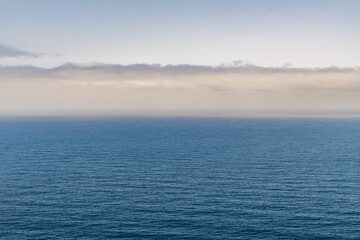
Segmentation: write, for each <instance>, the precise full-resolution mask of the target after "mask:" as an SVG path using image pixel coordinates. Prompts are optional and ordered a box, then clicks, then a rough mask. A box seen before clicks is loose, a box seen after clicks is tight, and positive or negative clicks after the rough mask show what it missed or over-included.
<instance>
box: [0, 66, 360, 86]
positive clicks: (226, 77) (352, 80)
mask: <svg viewBox="0 0 360 240" xmlns="http://www.w3.org/2000/svg"><path fill="white" fill-rule="evenodd" d="M6 79H7V80H9V79H13V80H32V81H37V80H47V81H62V82H66V83H67V84H76V85H86V84H89V85H93V86H99V87H100V86H103V87H105V86H113V87H119V88H164V89H178V90H179V89H183V90H190V89H208V90H211V91H241V90H247V91H248V90H252V91H289V90H294V91H295V90H297V91H310V90H337V91H360V69H359V68H339V67H328V68H291V67H289V65H286V66H284V67H278V68H269V67H261V66H257V65H252V64H248V63H243V62H235V63H234V64H227V65H224V64H223V65H219V66H199V65H159V64H132V65H119V64H99V63H93V64H73V63H66V64H63V65H60V66H58V67H55V68H50V69H47V68H39V67H35V66H31V65H25V66H7V67H6V66H3V67H0V81H1V80H3V81H4V80H6Z"/></svg>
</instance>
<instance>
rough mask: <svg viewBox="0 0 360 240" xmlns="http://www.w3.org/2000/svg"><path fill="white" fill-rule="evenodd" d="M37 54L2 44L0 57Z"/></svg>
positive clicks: (21, 56)
mask: <svg viewBox="0 0 360 240" xmlns="http://www.w3.org/2000/svg"><path fill="white" fill-rule="evenodd" d="M32 57H37V55H36V54H34V53H31V52H27V51H22V50H19V49H16V48H12V47H8V46H5V45H2V44H0V58H32Z"/></svg>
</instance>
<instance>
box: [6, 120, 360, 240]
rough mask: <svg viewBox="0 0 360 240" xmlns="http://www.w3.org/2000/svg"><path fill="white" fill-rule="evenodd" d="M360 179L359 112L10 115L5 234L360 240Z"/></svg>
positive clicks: (9, 236) (27, 236)
mask: <svg viewBox="0 0 360 240" xmlns="http://www.w3.org/2000/svg"><path fill="white" fill-rule="evenodd" d="M359 180H360V120H359V119H358V120H357V119H343V120H340V119H338V120H336V119H205V118H198V119H191V118H183V119H182V118H158V119H155V118H144V119H141V118H119V119H116V118H113V119H84V118H83V119H80V118H79V119H71V118H27V119H26V118H17V119H5V118H3V119H0V238H1V239H106V238H115V239H321V238H322V239H358V238H359V237H360V184H359Z"/></svg>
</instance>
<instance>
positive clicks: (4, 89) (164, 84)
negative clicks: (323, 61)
mask: <svg viewBox="0 0 360 240" xmlns="http://www.w3.org/2000/svg"><path fill="white" fill-rule="evenodd" d="M359 102H360V69H359V68H339V67H329V68H311V69H308V68H290V67H287V66H284V67H280V68H267V67H261V66H256V65H251V64H244V63H241V62H240V63H239V62H235V63H233V64H228V65H220V66H215V67H210V66H194V65H165V66H162V65H148V64H134V65H112V64H70V63H69V64H64V65H61V66H59V67H56V68H51V69H45V68H38V67H34V66H13V67H9V66H8V67H6V66H3V67H0V112H1V111H5V110H6V111H12V110H14V109H15V110H16V109H18V110H19V111H22V110H24V109H25V110H29V111H32V110H44V111H46V110H51V111H58V110H59V109H61V110H77V109H90V110H92V109H96V110H139V109H140V110H141V109H145V110H146V109H147V110H153V109H155V110H162V109H172V110H179V109H180V110H194V109H208V110H229V109H235V110H238V109H240V110H241V109H250V110H273V109H295V110H296V109H310V110H314V109H326V110H332V109H340V110H353V109H355V110H358V109H360V106H359V104H358V103H359Z"/></svg>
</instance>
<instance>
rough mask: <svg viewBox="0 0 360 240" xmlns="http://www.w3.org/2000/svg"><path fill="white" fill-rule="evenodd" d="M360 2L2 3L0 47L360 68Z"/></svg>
mask: <svg viewBox="0 0 360 240" xmlns="http://www.w3.org/2000/svg"><path fill="white" fill-rule="evenodd" d="M359 12H360V1H358V0H338V1H333V0H301V1H300V0H299V1H295V0H294V1H288V0H283V1H280V0H278V1H276V0H274V1H271V0H262V1H260V0H248V1H241V0H237V1H235V0H234V1H230V0H218V1H215V0H214V1H211V0H207V1H200V0H181V1H180V0H179V1H176V0H172V1H170V0H157V1H156V0H154V1H150V0H143V1H138V0H127V1H125V0H97V1H94V0H58V1H55V0H53V1H49V0H22V1H21V0H0V44H2V45H4V46H8V47H12V48H15V49H18V50H22V51H29V52H31V53H33V54H38V55H40V56H38V57H36V58H33V57H28V58H8V57H6V58H0V64H1V65H9V64H11V65H17V64H32V65H38V66H45V67H46V66H49V67H50V66H56V65H59V64H61V63H63V62H75V63H79V62H103V63H119V64H132V63H161V64H183V63H186V64H201V65H217V64H221V63H224V62H231V61H233V60H238V59H240V60H246V61H249V62H251V63H253V64H257V65H262V66H281V65H283V64H285V63H291V64H293V65H294V66H298V67H325V66H330V65H336V66H340V67H348V66H359V65H360V64H359V63H360V44H359V42H360V27H359V26H360V14H359Z"/></svg>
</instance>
